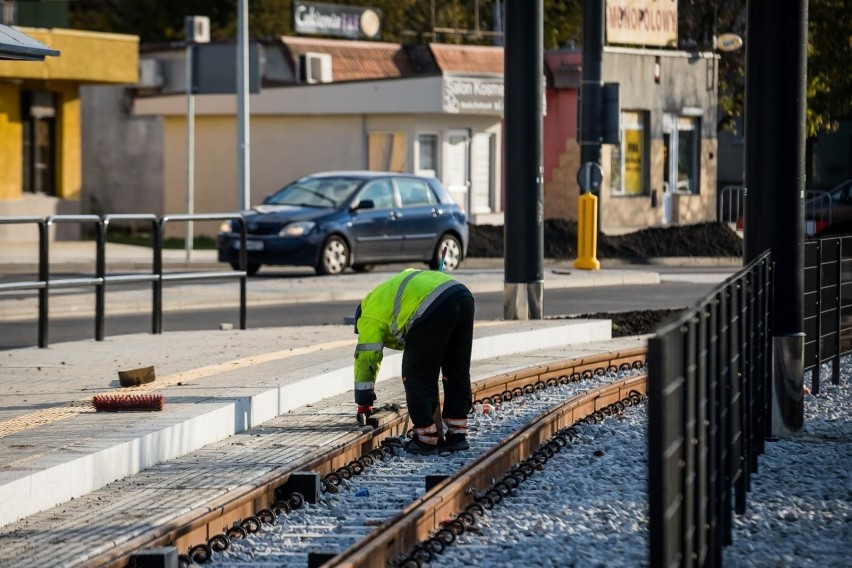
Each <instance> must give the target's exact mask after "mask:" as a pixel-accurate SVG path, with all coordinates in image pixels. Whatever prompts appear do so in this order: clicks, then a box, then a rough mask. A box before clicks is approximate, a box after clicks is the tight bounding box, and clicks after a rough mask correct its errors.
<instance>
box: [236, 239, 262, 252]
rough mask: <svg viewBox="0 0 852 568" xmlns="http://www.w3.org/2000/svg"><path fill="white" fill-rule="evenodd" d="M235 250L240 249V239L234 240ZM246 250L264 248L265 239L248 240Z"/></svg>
mask: <svg viewBox="0 0 852 568" xmlns="http://www.w3.org/2000/svg"><path fill="white" fill-rule="evenodd" d="M234 250H240V241H239V240H236V241H234ZM246 250H263V241H246Z"/></svg>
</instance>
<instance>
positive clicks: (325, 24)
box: [293, 2, 382, 39]
mask: <svg viewBox="0 0 852 568" xmlns="http://www.w3.org/2000/svg"><path fill="white" fill-rule="evenodd" d="M381 28H382V11H381V10H379V9H376V8H366V7H364V6H340V5H337V4H323V3H320V2H293V30H294V31H295V32H296V33H300V34H310V35H327V36H339V37H347V38H350V39H357V38H363V39H377V38H378V37H379V36H380V34H381Z"/></svg>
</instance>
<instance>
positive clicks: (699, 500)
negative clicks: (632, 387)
mask: <svg viewBox="0 0 852 568" xmlns="http://www.w3.org/2000/svg"><path fill="white" fill-rule="evenodd" d="M771 292H772V278H771V265H770V256H769V253H768V252H766V253H764V254H763V255H762V256H761V257H760V258H758V259H757V260H755V261H754V262H752V263H750V264H749V265H748V266H746V267H745V268H743V269H742V270H741V271H739V272H738V273H736V274H735V275H733V276H732V277H730V278H729V279H728V280H726V281H725V282H724V283H723V284H722V285H721V286H719V287H717V288H716V289H715V290H714V291H713V292H712V293H711V294H710V295H709V296H707V297H706V298H704V299H703V300H702V301H700V302H699V303H698V304H696V305H695V306H694V307H692V308H690V309H688V310H685V311H684V312H683V313H682V314H681V315H680V316H678V318H677V319H676V320H674V321H672V322H670V323H668V324H666V325H663V326H662V327H661V328H660V329H659V330H658V331H657V333H656V335H655V336H654V337H653V338H651V339H650V340H649V342H648V371H649V372H648V381H649V384H648V394H649V396H648V440H649V442H648V451H649V455H648V480H649V481H648V483H649V509H650V517H649V521H650V522H649V533H650V564H651V566H666V567H668V566H718V565H720V563H721V556H720V555H721V554H722V548H723V547H724V546H725V545H727V544H730V542H731V532H732V511H733V510H736V512H737V513H738V514H742V513H744V512H745V507H746V492H747V491H748V490H749V488H750V478H751V474H752V473H754V472H756V471H757V457H758V456H759V455H760V454H761V453H763V451H764V438H765V436H766V434H767V433H768V428H769V425H770V424H771V421H770V416H769V411H770V409H771V390H770V385H771V382H770V379H771V377H770V375H771V366H772V360H771V321H770V313H771V310H770V306H771V305H772V299H771Z"/></svg>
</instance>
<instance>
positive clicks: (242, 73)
mask: <svg viewBox="0 0 852 568" xmlns="http://www.w3.org/2000/svg"><path fill="white" fill-rule="evenodd" d="M248 78H249V65H248V0H239V3H238V7H237V162H238V167H237V185H238V187H239V188H240V202H239V207H240V208H242V209H249V208H250V207H251V184H250V176H249V174H250V172H251V168H250V165H251V155H250V153H249V103H248Z"/></svg>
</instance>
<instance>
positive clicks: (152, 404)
mask: <svg viewBox="0 0 852 568" xmlns="http://www.w3.org/2000/svg"><path fill="white" fill-rule="evenodd" d="M165 402H166V400H165V399H164V398H163V395H161V394H96V395H95V396H94V397H92V406H94V407H95V410H96V411H98V412H101V411H112V412H116V411H121V410H162V409H163V405H164V404H165Z"/></svg>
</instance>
